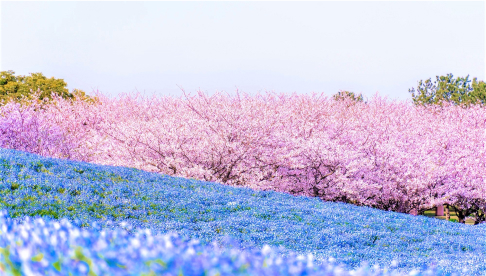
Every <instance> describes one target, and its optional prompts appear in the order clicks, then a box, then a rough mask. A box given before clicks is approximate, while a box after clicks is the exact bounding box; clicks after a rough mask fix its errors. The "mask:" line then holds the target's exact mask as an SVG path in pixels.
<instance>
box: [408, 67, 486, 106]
mask: <svg viewBox="0 0 486 276" xmlns="http://www.w3.org/2000/svg"><path fill="white" fill-rule="evenodd" d="M436 78H437V80H436V81H435V82H434V83H432V81H431V79H428V80H426V81H425V82H424V81H422V80H421V81H419V85H418V87H417V90H415V88H412V89H409V90H408V92H410V93H412V97H413V101H414V103H415V104H416V105H430V104H439V105H441V104H442V102H443V101H447V102H451V103H453V104H456V105H462V106H465V107H467V106H470V105H471V104H485V103H486V83H485V82H484V81H479V82H478V81H477V78H474V79H473V81H472V86H471V84H470V82H471V81H470V80H469V75H467V77H465V78H461V77H458V78H457V79H454V78H453V75H452V74H447V75H446V76H440V77H439V76H436Z"/></svg>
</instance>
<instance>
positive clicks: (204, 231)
mask: <svg viewBox="0 0 486 276" xmlns="http://www.w3.org/2000/svg"><path fill="white" fill-rule="evenodd" d="M0 164H4V166H0V175H2V177H1V180H0V194H1V195H2V196H1V197H0V207H1V208H2V209H5V210H6V211H7V212H8V217H10V218H8V219H7V218H6V221H12V222H8V223H6V224H5V227H7V228H8V227H10V228H11V229H10V228H9V229H6V230H5V231H3V230H2V235H6V237H8V235H10V233H11V232H12V231H14V230H13V229H14V227H20V226H19V225H21V223H24V224H25V225H24V226H22V227H23V228H22V227H21V228H22V229H23V231H24V232H25V233H28V236H29V239H28V240H29V243H26V244H32V242H30V241H38V242H39V241H40V242H39V244H41V245H39V244H37V243H35V246H38V248H37V247H35V248H31V251H28V250H27V251H18V250H17V251H15V250H13V247H12V250H10V249H9V250H7V251H6V249H5V248H6V246H7V244H5V246H3V245H0V246H1V247H2V248H4V249H2V250H3V251H2V252H9V253H8V254H10V255H8V256H9V258H10V257H11V258H10V259H11V261H10V262H12V265H10V264H9V263H8V262H7V261H6V263H5V264H4V265H5V267H7V266H8V267H10V266H11V267H13V268H15V267H16V266H15V265H16V264H18V262H20V263H21V262H22V259H21V258H20V256H24V257H25V256H27V255H26V254H27V253H29V252H30V254H31V256H30V258H34V257H35V259H36V260H37V259H39V262H38V263H35V264H30V265H29V267H31V269H35V267H34V265H36V266H39V267H41V266H42V267H43V268H46V267H44V266H43V265H44V264H45V262H44V261H42V260H49V262H51V261H52V263H49V265H48V266H49V267H51V266H52V267H54V270H53V271H55V269H56V267H60V266H61V265H64V264H72V265H76V264H82V265H80V266H79V267H78V268H77V269H78V270H76V271H74V270H73V273H81V274H82V273H88V272H86V271H95V272H96V271H97V270H99V271H111V272H110V273H115V274H116V273H120V274H123V273H126V271H127V270H126V269H128V267H133V269H140V270H139V271H142V267H145V266H148V267H149V268H150V269H152V270H153V271H154V272H157V271H158V272H160V271H168V270H170V269H174V270H173V271H176V270H177V269H182V270H184V269H186V270H184V271H187V273H189V275H195V274H193V273H196V272H194V271H192V270H190V269H196V270H197V271H205V270H204V269H206V268H204V269H202V267H210V268H208V269H209V270H207V273H213V272H214V271H226V270H227V271H232V272H231V273H235V271H239V270H238V269H241V270H242V271H246V270H245V269H246V268H245V267H247V266H248V267H252V266H251V264H247V263H245V262H243V261H241V262H240V263H237V260H240V259H238V258H236V257H235V259H232V258H233V257H230V256H232V255H231V254H230V255H228V256H227V257H224V258H223V257H218V258H216V260H218V262H219V264H220V266H217V264H212V263H211V262H209V261H208V260H212V259H211V256H212V255H210V254H209V253H208V254H209V255H207V256H206V255H204V254H200V255H198V254H197V250H196V249H195V248H196V247H198V246H199V247H198V248H200V249H201V250H203V249H204V248H206V247H207V248H212V247H211V245H212V244H214V243H215V244H216V245H217V246H219V247H221V248H223V249H225V250H236V251H238V250H239V251H243V252H246V253H245V254H249V255H248V256H249V257H248V258H253V257H255V258H256V257H257V256H258V254H260V253H258V254H257V253H254V252H259V251H258V250H261V249H262V247H264V246H265V245H269V246H270V247H271V248H274V249H275V250H276V251H278V254H277V255H276V256H278V257H275V258H276V259H275V260H274V261H275V262H277V259H278V258H290V259H285V260H293V261H282V262H283V263H280V264H279V265H278V266H275V269H282V271H283V272H278V273H281V274H278V273H277V272H275V273H277V274H275V275H286V274H285V273H290V272H289V271H294V270H295V271H298V270H299V269H301V268H299V267H300V266H299V265H298V264H297V263H298V262H297V257H296V256H297V255H299V254H301V255H303V256H307V255H308V254H312V256H313V258H314V260H313V264H315V265H316V266H318V265H321V264H323V265H324V264H325V265H329V264H328V262H327V260H328V259H329V258H334V259H335V260H336V265H333V266H332V267H333V268H332V269H334V268H336V267H337V264H340V265H342V269H344V270H346V271H348V270H352V269H354V270H356V269H364V268H360V267H361V265H362V263H363V262H364V261H367V262H368V264H369V265H370V266H369V267H368V268H366V269H368V270H370V271H371V270H373V266H375V265H378V266H379V267H381V268H384V267H393V269H394V271H397V272H403V273H410V272H411V271H413V270H414V269H415V270H419V271H423V270H424V269H423V268H424V267H428V266H429V265H436V266H437V267H438V269H441V270H442V271H444V272H445V273H452V272H459V273H460V274H461V273H462V274H464V273H465V272H461V271H462V269H463V268H466V269H468V271H467V275H481V272H482V271H484V270H486V267H485V266H486V262H485V247H484V246H485V244H486V238H485V237H486V235H485V231H486V227H485V226H484V225H478V226H474V227H472V226H468V225H461V224H455V223H450V222H446V221H440V220H436V219H430V218H425V217H414V216H409V215H406V214H399V213H393V212H385V211H380V210H375V209H372V208H367V207H357V206H354V205H350V204H343V203H334V202H322V201H320V200H318V199H317V198H308V197H300V196H299V197H296V196H291V195H288V194H283V193H278V192H273V191H255V190H251V189H247V188H236V187H229V186H225V185H221V184H218V183H210V182H204V181H196V180H190V179H182V178H175V177H170V176H166V175H160V174H156V173H148V172H143V171H139V170H133V169H129V168H123V167H112V166H100V165H95V164H88V163H83V162H72V161H67V160H56V159H51V158H44V157H40V156H38V155H33V154H28V153H24V152H19V151H14V150H5V149H0ZM42 164H44V165H42ZM27 175H28V176H29V177H26V176H27ZM12 183H16V188H15V189H12ZM39 217H42V218H45V219H55V220H56V221H57V223H58V224H53V225H52V226H49V227H50V228H49V227H48V226H42V227H39V229H44V230H45V233H44V232H42V231H40V230H39V231H40V232H39V231H37V230H35V229H36V227H37V226H36V227H30V228H28V226H27V225H29V224H31V225H32V223H33V221H34V220H32V219H31V218H39ZM49 221H50V220H49ZM67 222H69V223H70V226H68V224H67ZM35 223H37V222H35ZM38 223H41V222H38ZM49 223H50V222H49ZM22 225H23V224H22ZM36 225H37V224H36ZM46 225H47V223H46ZM56 225H57V226H56ZM2 227H3V226H2ZM70 229H71V230H72V231H71V230H70ZM141 229H149V230H150V232H147V233H149V234H144V235H145V236H143V235H141V236H136V235H137V233H138V231H141ZM44 230H43V231H44ZM15 231H17V230H15ZM49 231H51V232H49ZM69 231H71V232H69ZM110 231H111V232H110ZM68 232H69V234H68ZM171 232H177V233H178V235H179V237H181V239H182V240H184V239H187V240H189V239H198V240H199V243H198V245H191V246H192V248H193V249H194V250H195V251H196V254H192V253H191V254H189V253H190V252H193V250H192V249H190V248H189V245H185V243H184V242H180V246H183V247H184V246H187V250H188V251H187V252H186V253H187V254H186V253H184V254H186V255H187V256H192V257H191V258H194V259H191V260H192V261H194V262H195V265H187V264H184V265H183V263H184V261H185V260H186V259H187V258H189V257H187V258H186V257H182V256H186V255H180V254H182V253H181V252H182V251H180V252H179V251H177V252H179V253H177V252H176V251H174V250H172V251H171V250H168V252H167V254H168V255H163V256H165V257H164V258H166V259H160V260H159V259H158V258H159V255H157V254H159V253H154V252H158V251H153V250H152V247H150V246H152V245H151V244H152V243H153V242H154V240H155V239H157V237H159V236H161V237H162V236H163V235H166V234H168V233H171ZM25 233H24V235H25ZM108 233H110V234H108ZM144 233H145V232H144ZM18 235H19V237H22V234H20V232H19V234H18ZM36 235H37V236H36ZM85 235H87V236H89V238H85V237H84V236H85ZM133 237H137V239H136V240H133ZM24 240H27V239H24ZM150 241H152V242H150ZM174 242H175V241H171V243H172V245H173V246H174V248H175V247H177V246H179V245H177V243H174ZM15 244H16V243H14V245H15ZM14 245H11V246H14ZM22 246H23V245H22ZM153 246H155V245H153ZM28 248H30V247H28ZM184 248H185V247H184ZM277 249H278V250H277ZM36 250H37V251H36ZM204 250H205V249H204ZM204 250H203V251H204ZM208 250H209V249H208ZM211 250H213V249H211ZM58 252H61V253H58ZM184 252H185V251H184ZM201 252H202V251H201ZM211 252H212V251H211ZM215 252H216V251H215ZM228 252H229V251H228ZM272 252H273V251H272ZM193 253H194V252H193ZM5 254H7V253H5ZM5 254H4V255H3V256H5ZM39 254H41V255H39ZM154 254H155V255H154ZM164 254H166V253H164ZM178 254H179V255H178ZM211 254H212V253H211ZM214 254H215V253H214ZM228 254H229V253H228ZM235 254H236V253H235ZM252 254H256V255H252ZM66 256H70V257H69V258H67V257H66ZM160 256H162V255H160ZM225 256H226V255H225ZM292 256H294V257H295V259H292ZM206 257H207V259H205V258H206ZM56 258H57V259H56ZM66 258H67V259H66ZM73 258H74V259H73ZM147 258H148V259H147ZM150 258H152V259H150ZM184 258H186V259H184ZM198 258H201V260H200V261H198V260H199V259H198ZM258 258H260V257H258ZM261 258H263V259H261V261H262V263H261V266H265V265H268V262H269V261H268V260H267V261H265V258H264V257H261ZM146 259H147V260H149V261H147V262H149V264H146V263H144V262H145V261H142V260H146ZM5 260H9V259H8V258H6V257H5ZM245 260H246V259H245ZM282 260H283V259H282ZM306 260H307V259H306ZM206 261H208V262H209V264H206ZM264 261H265V265H264V264H263V263H264ZM294 261H295V262H296V263H295V264H293V263H292V262H294ZM135 262H140V264H135ZM199 263H200V264H201V266H197V264H199ZM203 264H204V265H207V266H204V265H203ZM392 264H393V265H392ZM139 266H140V267H139ZM185 266H187V268H185ZM63 267H64V266H63ZM236 267H238V269H236ZM254 267H258V265H256V266H254ZM459 268H460V269H459ZM103 269H104V270H103ZM143 269H145V268H143ZM164 269H165V270H164ZM225 269H226V270H225ZM235 269H236V270H235ZM255 269H256V268H255ZM286 269H287V270H286ZM302 269H303V268H302ZM306 269H307V268H306ZM336 269H337V268H336ZM366 269H365V270H366ZM365 270H363V271H365ZM368 270H366V271H368ZM83 271H84V272H83ZM99 271H98V272H99ZM117 271H118V272H117ZM147 271H150V270H147ZM170 271H172V270H170ZM211 271H213V272H211ZM262 271H263V270H262ZM268 271H270V270H268ZM276 271H277V270H276ZM330 271H334V270H330ZM437 271H439V270H437ZM98 272H96V273H98ZM53 273H55V272H53ZM100 273H101V272H100ZM174 273H176V272H174ZM214 273H216V272H214ZM221 273H223V272H221ZM224 273H226V272H224ZM227 273H230V272H227ZM238 273H239V272H238ZM241 273H243V272H241ZM262 273H263V272H262ZM296 273H297V272H296ZM363 273H371V272H369V271H368V272H363ZM196 274H197V273H196ZM228 275H229V274H228ZM242 275H243V274H242ZM262 275H266V274H262ZM268 275H273V274H268ZM288 275H292V274H291V273H290V274H288ZM296 275H300V274H296ZM320 275H321V274H320ZM330 275H331V274H330ZM362 275H368V274H362Z"/></svg>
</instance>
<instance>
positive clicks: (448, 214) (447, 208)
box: [445, 204, 451, 221]
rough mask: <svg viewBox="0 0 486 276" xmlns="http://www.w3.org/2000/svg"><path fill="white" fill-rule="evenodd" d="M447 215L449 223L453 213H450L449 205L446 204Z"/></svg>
mask: <svg viewBox="0 0 486 276" xmlns="http://www.w3.org/2000/svg"><path fill="white" fill-rule="evenodd" d="M445 213H446V220H447V221H449V220H450V219H451V213H450V212H449V204H446V207H445Z"/></svg>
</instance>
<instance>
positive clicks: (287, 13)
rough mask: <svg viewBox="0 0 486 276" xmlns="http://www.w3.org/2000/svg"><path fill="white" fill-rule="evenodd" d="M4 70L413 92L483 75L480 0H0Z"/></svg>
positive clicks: (108, 83)
mask: <svg viewBox="0 0 486 276" xmlns="http://www.w3.org/2000/svg"><path fill="white" fill-rule="evenodd" d="M0 5H1V6H0V10H1V11H0V15H1V20H0V24H1V25H0V38H1V41H0V47H1V49H0V70H1V71H6V70H13V71H14V72H15V74H16V75H29V74H30V73H36V72H41V73H43V74H44V75H45V76H46V77H49V78H50V77H55V78H62V79H64V81H66V82H67V84H68V88H69V90H70V91H71V90H72V89H74V88H77V89H81V90H84V91H85V92H86V93H87V94H89V95H94V91H96V90H98V91H99V92H101V93H102V94H104V95H107V96H110V97H114V96H117V95H120V94H122V93H132V92H137V91H138V92H140V93H142V94H143V95H146V96H152V95H157V96H172V97H177V98H178V97H182V95H183V93H182V89H183V90H184V91H185V92H186V93H187V94H192V95H194V94H196V93H197V91H198V90H200V91H203V92H204V93H205V94H206V95H213V94H214V93H216V92H217V91H219V92H221V93H228V94H229V95H236V90H237V89H238V91H240V92H244V93H246V94H249V95H257V94H261V95H265V92H266V91H269V92H272V91H273V92H275V93H278V94H280V93H284V94H289V95H290V94H293V93H296V94H312V93H313V92H315V93H318V94H320V93H322V92H323V93H325V94H326V95H328V96H331V95H334V94H335V93H337V92H338V91H340V90H346V91H352V92H354V93H358V94H359V93H362V94H363V95H364V96H365V98H369V99H370V98H371V97H372V96H373V95H375V93H378V94H379V95H381V96H387V97H388V98H389V99H395V100H404V101H407V100H408V101H411V99H412V96H411V93H409V92H408V90H409V89H410V88H412V87H417V84H418V81H419V80H426V79H429V78H432V80H435V78H436V76H442V75H446V74H448V73H452V74H453V75H454V77H466V76H467V75H469V76H470V79H471V80H472V78H473V77H477V78H478V80H486V59H485V52H486V45H485V36H486V29H485V27H486V19H485V13H486V5H485V1H473V2H465V1H460V2H451V1H443V2H442V1H432V2H425V1H403V2H397V1H374V2H364V1H359V2H351V1H337V2H331V1H321V2H275V1H270V2H250V1H243V2H232V1H230V2H200V1H197V2H139V1H133V2H112V1H103V2H93V1H81V2H74V1H61V2H59V1H46V2H39V1H34V2H19V1H0Z"/></svg>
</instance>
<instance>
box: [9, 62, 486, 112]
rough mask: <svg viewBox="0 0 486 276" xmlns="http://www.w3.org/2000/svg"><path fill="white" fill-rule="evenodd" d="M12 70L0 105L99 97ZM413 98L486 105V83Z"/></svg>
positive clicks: (432, 89) (428, 84)
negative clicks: (22, 101)
mask: <svg viewBox="0 0 486 276" xmlns="http://www.w3.org/2000/svg"><path fill="white" fill-rule="evenodd" d="M14 74H15V72H14V71H12V70H8V71H1V72H0V104H5V103H7V102H10V101H21V100H22V99H23V98H25V99H32V97H33V95H35V94H34V93H37V95H38V98H39V99H40V100H44V99H47V100H50V99H52V98H51V93H52V92H54V93H55V94H57V95H59V96H61V97H62V98H65V99H74V98H75V97H76V96H78V97H79V98H81V99H83V100H86V101H88V102H93V103H94V102H95V101H96V100H97V99H96V97H90V96H88V95H86V93H85V92H84V91H82V90H80V89H73V90H72V91H71V92H69V90H68V89H67V88H66V86H67V83H66V82H65V81H64V80H63V79H56V78H54V77H51V78H50V79H48V78H47V77H45V76H44V75H43V74H42V73H31V74H30V76H15V75H14ZM408 92H410V93H411V94H412V98H413V102H414V103H415V104H416V105H431V104H439V105H441V104H442V102H443V101H445V102H450V103H453V104H455V105H462V106H465V107H468V106H470V105H471V104H485V103H486V83H485V82H484V81H479V82H478V81H477V78H473V80H472V85H471V80H469V75H467V76H466V77H465V78H461V77H458V78H457V79H456V78H454V77H453V75H452V74H447V75H446V76H440V77H439V76H436V81H434V82H432V80H431V79H430V78H429V79H428V80H425V81H422V80H420V81H419V82H418V86H417V88H411V89H409V90H408ZM333 98H334V99H335V100H342V99H345V98H350V99H352V100H354V101H359V102H363V101H364V98H363V95H362V94H359V95H358V94H355V93H354V92H350V91H344V90H341V91H339V92H338V93H336V94H334V95H333Z"/></svg>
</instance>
